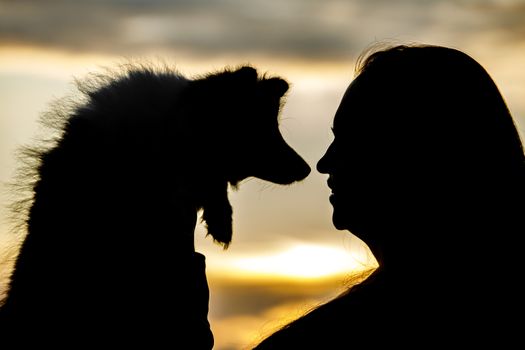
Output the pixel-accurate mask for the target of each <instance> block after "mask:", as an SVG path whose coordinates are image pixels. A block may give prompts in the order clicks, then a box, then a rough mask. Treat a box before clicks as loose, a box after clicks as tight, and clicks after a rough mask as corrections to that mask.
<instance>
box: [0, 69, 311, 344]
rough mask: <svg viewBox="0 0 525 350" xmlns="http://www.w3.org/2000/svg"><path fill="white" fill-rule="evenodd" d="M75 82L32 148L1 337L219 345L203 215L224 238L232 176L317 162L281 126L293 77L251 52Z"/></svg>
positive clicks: (271, 173)
mask: <svg viewBox="0 0 525 350" xmlns="http://www.w3.org/2000/svg"><path fill="white" fill-rule="evenodd" d="M78 88H79V89H78V90H79V91H80V93H81V95H80V98H77V99H75V100H73V101H72V102H71V101H69V102H68V103H58V104H57V105H56V106H55V107H54V108H53V109H52V110H51V111H50V112H48V113H46V114H45V115H44V122H45V123H47V124H48V125H49V124H51V125H52V126H53V127H54V128H55V129H58V131H59V134H58V136H57V137H56V139H55V141H54V144H53V145H52V146H51V147H47V148H46V147H40V148H39V147H36V148H26V149H25V151H24V152H22V154H24V157H25V158H26V160H28V159H30V160H32V161H33V162H29V163H30V164H32V165H30V166H29V167H26V169H25V173H26V178H29V179H35V181H33V182H31V181H26V185H28V186H29V187H30V190H31V191H32V193H31V196H30V206H29V207H28V210H27V212H26V214H25V224H26V227H27V235H26V237H25V239H24V241H23V243H22V245H21V249H20V253H19V255H18V257H17V259H16V261H15V265H14V270H13V274H12V276H11V282H10V285H9V292H8V296H7V298H6V300H5V302H4V305H3V307H2V308H1V309H0V334H1V333H3V334H1V335H0V339H3V340H4V343H5V342H7V340H8V339H11V340H13V341H15V342H17V343H18V345H20V342H23V341H29V340H31V339H32V340H35V339H38V341H39V343H38V344H39V345H40V346H43V345H52V346H60V345H63V346H66V345H67V344H91V345H97V344H105V345H108V344H112V343H113V344H116V345H137V344H140V343H141V342H143V343H147V344H149V345H152V344H153V343H154V342H158V344H162V345H163V346H171V345H172V344H177V343H181V342H182V343H184V342H190V344H193V345H192V346H189V348H192V349H201V348H202V349H210V348H211V347H212V346H213V335H212V333H211V331H210V327H209V323H208V321H207V312H208V297H209V290H208V285H207V282H206V276H205V272H204V256H202V255H201V254H199V253H196V252H195V248H194V243H193V242H194V229H195V225H196V223H197V219H198V215H199V214H201V220H203V222H204V223H205V225H206V228H207V234H209V235H210V236H211V237H212V238H213V240H214V241H215V242H216V243H218V244H219V245H221V246H222V247H223V248H224V249H226V248H227V247H228V245H229V244H230V243H231V240H232V207H231V205H230V203H229V200H228V188H229V187H231V188H232V189H236V188H237V186H238V185H239V184H240V183H241V182H242V181H243V180H244V179H247V178H249V177H256V178H259V179H262V180H266V181H269V182H272V183H275V184H281V185H289V184H292V183H294V182H297V181H301V180H303V179H304V178H306V176H307V175H308V174H309V172H310V167H309V166H308V164H307V163H306V162H305V161H304V160H303V158H302V157H301V156H300V155H299V154H298V153H297V152H296V151H295V150H293V148H291V147H290V146H289V145H288V144H287V142H286V141H285V140H284V139H283V137H282V135H281V133H280V131H279V115H280V109H281V107H282V105H283V103H284V97H285V94H286V93H287V91H288V89H289V84H288V82H287V81H286V80H285V79H283V78H281V77H269V76H266V75H264V74H263V75H261V74H259V73H258V71H257V70H256V69H255V68H254V67H252V66H250V65H245V66H240V67H237V68H225V69H223V70H221V71H217V72H212V73H208V74H205V75H202V76H198V77H195V78H187V77H185V76H184V75H182V74H180V73H179V72H177V71H176V70H174V69H170V68H168V67H164V68H160V69H159V68H154V67H149V66H145V65H131V66H128V67H127V68H125V69H123V70H121V71H120V72H119V73H117V74H115V73H110V74H105V75H94V76H92V77H91V78H90V79H87V80H86V81H80V82H78ZM35 160H36V162H35ZM0 341H2V340H0ZM71 342H74V343H71ZM102 342H103V343H102Z"/></svg>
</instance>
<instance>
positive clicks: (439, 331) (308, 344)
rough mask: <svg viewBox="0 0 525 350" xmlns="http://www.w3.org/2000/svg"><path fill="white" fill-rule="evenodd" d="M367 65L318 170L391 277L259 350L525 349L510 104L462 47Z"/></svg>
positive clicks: (520, 176)
mask: <svg viewBox="0 0 525 350" xmlns="http://www.w3.org/2000/svg"><path fill="white" fill-rule="evenodd" d="M362 57H363V58H362V59H360V60H359V62H358V69H357V77H356V78H355V80H354V81H353V82H352V83H351V84H350V86H349V87H348V89H347V91H346V93H345V94H344V97H343V99H342V102H341V104H340V106H339V109H338V110H337V113H336V115H335V118H334V122H333V132H334V141H333V143H332V144H331V145H330V147H329V148H328V150H327V152H326V154H325V155H324V156H323V157H322V158H321V160H320V161H319V163H318V164H317V169H318V170H319V171H320V172H321V173H325V174H328V175H329V177H328V186H329V187H330V188H331V190H332V195H331V196H330V202H331V203H332V205H333V223H334V226H335V227H336V228H337V229H340V230H349V231H351V232H352V233H353V234H355V235H356V236H358V237H359V238H361V239H362V240H363V241H364V242H366V243H367V245H368V246H369V248H370V249H371V251H372V253H373V254H374V256H375V257H376V259H377V261H378V262H379V267H378V268H377V269H376V270H375V271H374V273H373V274H372V275H371V276H370V277H369V278H368V279H367V280H366V281H365V282H363V283H362V284H360V285H357V286H355V287H353V288H351V289H349V290H348V291H347V292H345V293H344V294H343V295H341V296H339V297H337V298H336V299H334V300H332V301H331V302H328V303H327V304H325V305H322V306H320V307H318V308H317V309H314V310H313V311H311V312H310V313H308V314H306V315H305V316H303V317H301V318H300V319H298V320H296V321H294V322H292V323H291V324H289V325H287V326H285V327H284V328H283V329H281V330H279V331H277V332H276V333H274V334H273V335H271V336H270V337H268V338H267V339H266V340H264V341H263V342H262V343H261V344H259V345H258V346H257V347H256V349H285V348H286V349H291V348H294V349H295V348H297V349H342V348H343V349H346V348H357V347H358V346H359V345H366V346H368V347H370V348H375V347H376V346H378V345H388V346H389V347H392V346H395V345H401V346H403V347H404V348H407V347H409V348H428V347H432V346H437V345H439V344H443V345H446V346H451V345H457V346H469V347H472V346H476V345H479V344H483V345H489V344H490V341H491V340H495V341H497V344H498V348H506V345H505V344H513V343H515V341H516V340H517V339H520V340H521V337H520V338H518V337H519V335H520V334H521V331H520V330H519V328H518V327H519V326H518V323H517V321H514V320H515V319H519V317H520V315H521V314H522V313H521V310H522V309H523V308H522V297H523V295H524V294H523V288H522V287H521V285H522V282H521V281H520V280H521V279H520V278H519V276H520V275H522V274H523V267H524V266H523V265H524V264H523V259H521V258H520V256H521V254H522V249H521V245H520V244H518V243H517V242H518V239H519V238H520V236H521V235H523V233H525V225H524V221H523V218H524V213H525V211H524V209H525V208H524V200H525V156H524V153H523V148H522V143H521V141H520V137H519V134H518V132H517V130H516V127H515V124H514V123H513V120H512V117H511V114H510V113H509V110H508V108H507V106H506V104H505V102H504V99H503V98H502V96H501V94H500V92H499V91H498V88H497V86H496V85H495V83H494V82H493V80H492V79H491V77H490V76H489V75H488V73H487V72H486V71H485V69H484V68H483V67H482V66H481V65H480V64H478V63H477V62H476V61H475V60H474V59H472V58H471V57H469V56H468V55H466V54H465V53H462V52H460V51H458V50H455V49H451V48H446V47H436V46H422V45H420V46H396V47H391V48H387V49H383V50H380V51H376V52H373V53H369V54H367V55H366V56H362ZM514 316H515V317H514Z"/></svg>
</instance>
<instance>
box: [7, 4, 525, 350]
mask: <svg viewBox="0 0 525 350" xmlns="http://www.w3.org/2000/svg"><path fill="white" fill-rule="evenodd" d="M381 43H388V44H401V43H425V44H437V45H444V46H449V47H454V48H458V49H460V50H462V51H464V52H466V53H468V54H470V55H471V56H472V57H474V58H475V59H476V60H477V61H478V62H480V63H481V64H482V65H483V66H484V67H485V68H486V69H487V71H488V72H489V74H490V75H491V76H492V77H493V79H494V80H495V82H496V84H497V85H498V87H499V88H500V91H501V92H502V94H503V96H504V98H505V99H506V101H507V104H508V106H509V109H510V110H511V113H512V114H513V116H514V118H515V121H516V124H517V126H518V129H519V131H520V133H521V135H522V137H523V135H525V98H524V97H525V1H523V0H458V1H439V0H375V1H371V0H346V1H345V0H280V1H273V0H244V1H243V0H185V1H168V0H128V1H125V0H91V1H85V0H69V1H66V0H62V1H60V0H38V1H36V0H34V1H28V0H12V1H8V0H0V186H1V187H0V190H1V191H0V205H1V207H0V210H1V211H0V215H1V216H0V252H1V253H0V258H1V257H3V258H4V259H5V258H6V257H8V256H13V254H16V243H17V242H18V240H19V239H20V238H21V237H20V236H17V235H15V234H13V233H12V232H11V231H10V224H9V221H8V220H7V212H6V210H5V209H4V208H3V207H4V206H5V204H7V203H8V202H9V193H8V192H7V191H6V186H5V183H7V182H9V181H10V179H11V178H12V176H13V174H14V169H15V167H16V163H15V160H14V155H13V153H14V152H15V150H16V148H17V147H19V146H20V145H22V144H26V143H31V141H32V140H33V138H34V136H35V135H37V134H38V133H39V132H40V130H39V128H38V124H37V122H36V121H37V119H38V117H39V116H40V115H41V114H42V113H43V112H45V111H46V109H47V108H48V107H49V104H50V103H51V102H52V101H53V100H55V99H57V98H60V97H62V96H64V95H66V94H68V93H71V91H72V90H73V88H74V86H73V84H72V82H73V80H74V79H75V78H80V79H81V78H82V77H84V76H85V75H87V74H88V73H90V72H94V71H99V70H101V69H103V67H112V66H115V65H117V64H119V63H122V62H125V61H128V60H135V61H136V60H138V61H140V60H148V61H154V62H155V61H163V62H165V63H168V64H170V65H173V66H174V67H175V68H176V69H178V70H179V71H180V72H181V73H182V74H185V75H187V76H188V77H190V78H191V77H192V76H195V75H198V74H203V73H207V72H210V71H215V70H220V69H222V68H223V67H225V66H238V65H240V64H244V63H249V64H252V65H254V66H255V67H257V68H258V70H259V71H260V72H261V73H269V74H271V75H278V76H281V77H283V78H285V79H286V80H288V81H289V82H290V85H291V88H290V91H289V92H288V95H287V99H286V104H285V106H284V108H283V110H282V117H281V126H280V127H281V132H282V133H283V135H284V137H285V139H286V140H287V141H288V142H289V144H290V145H291V146H292V147H293V148H294V149H296V151H297V152H298V153H300V154H301V155H302V156H303V157H304V158H305V160H306V161H307V162H308V163H309V164H310V165H311V166H312V168H313V169H314V170H313V171H312V173H311V175H310V176H309V177H308V178H307V179H305V180H304V181H302V182H301V183H296V184H293V185H290V186H279V185H273V184H269V183H266V182H263V181H261V180H257V179H250V180H248V181H245V182H243V183H242V184H241V186H240V187H239V189H238V190H237V191H230V200H231V203H232V206H233V210H234V216H233V219H234V222H233V225H234V237H233V242H232V244H231V245H230V248H229V249H228V250H226V251H224V250H222V248H221V247H220V246H218V245H216V244H214V243H213V242H212V241H211V239H210V238H209V237H208V238H206V237H205V232H204V229H203V227H202V226H199V227H197V230H196V249H197V250H198V251H200V252H202V253H204V254H205V255H206V257H207V271H208V277H209V283H210V292H211V299H210V322H211V327H212V330H213V332H214V334H215V338H216V346H215V349H218V350H237V349H248V348H250V346H252V345H254V344H255V343H256V342H257V341H258V340H259V339H261V338H262V337H264V336H265V335H267V334H268V333H270V332H271V331H272V330H274V329H275V328H276V327H278V326H279V325H280V324H283V323H284V322H286V321H288V320H290V319H293V318H294V317H296V316H298V315H300V314H302V313H303V312H305V311H306V310H308V309H309V308H311V307H314V306H315V305H317V304H319V303H322V302H323V301H326V300H328V299H330V298H331V297H333V296H335V295H336V294H338V293H339V292H341V291H342V290H343V289H344V288H345V287H346V286H348V285H349V283H351V282H350V281H351V280H352V279H351V276H352V274H353V273H354V272H355V271H359V270H361V269H363V268H366V267H370V266H372V265H373V263H374V259H373V257H372V256H371V255H370V253H369V251H368V249H367V247H366V244H365V243H364V242H361V241H360V240H359V239H358V238H357V237H355V236H353V235H352V234H351V233H350V232H347V231H338V230H336V229H334V228H333V226H332V224H331V207H330V204H329V202H328V196H329V189H328V187H327V186H326V175H322V174H319V173H317V172H316V171H315V164H316V162H317V160H318V159H319V158H320V157H321V156H322V155H323V153H324V151H325V150H326V148H327V146H328V145H329V143H330V142H331V140H332V135H331V132H330V125H331V121H332V118H333V116H334V113H335V111H336V109H337V106H338V104H339V102H340V99H341V97H342V94H343V92H344V90H345V89H346V87H347V85H348V84H349V83H350V82H351V80H352V78H353V74H354V64H355V60H356V59H357V57H358V56H359V54H360V53H361V52H362V51H363V50H365V49H367V48H368V47H370V46H374V45H378V44H381ZM380 219H381V218H378V220H380ZM9 271H10V264H8V263H3V264H1V263H0V293H2V292H3V291H5V282H6V280H7V277H8V274H9Z"/></svg>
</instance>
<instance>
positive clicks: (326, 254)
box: [231, 244, 370, 279]
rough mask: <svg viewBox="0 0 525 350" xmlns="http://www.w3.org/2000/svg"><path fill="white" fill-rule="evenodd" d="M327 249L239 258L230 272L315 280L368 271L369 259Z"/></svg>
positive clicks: (306, 248)
mask: <svg viewBox="0 0 525 350" xmlns="http://www.w3.org/2000/svg"><path fill="white" fill-rule="evenodd" d="M356 254H357V253H354V252H348V251H345V250H344V249H338V248H335V247H330V246H321V245H313V244H312V245H307V244H301V245H294V246H292V247H290V248H288V249H286V250H283V251H280V252H276V253H270V254H265V255H256V256H247V257H238V258H236V259H234V260H233V261H232V262H231V268H232V270H234V271H235V272H236V273H238V274H240V275H249V276H251V277H256V276H259V277H270V276H271V277H281V278H286V279H318V278H327V277H330V276H334V275H344V274H348V273H351V272H355V271H357V270H364V269H367V268H370V264H369V262H368V257H366V256H356Z"/></svg>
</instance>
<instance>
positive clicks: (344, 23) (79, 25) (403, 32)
mask: <svg viewBox="0 0 525 350" xmlns="http://www.w3.org/2000/svg"><path fill="white" fill-rule="evenodd" d="M0 5H1V9H0V43H1V44H3V45H7V44H24V45H37V46H43V47H52V48H57V49H62V50H70V51H75V52H85V51H88V52H102V53H110V54H118V55H120V54H136V53H141V52H151V51H154V50H158V49H160V48H162V49H164V50H166V49H167V50H172V51H174V52H191V53H192V54H194V55H201V56H214V55H224V54H258V55H268V56H272V57H274V56H276V55H278V56H285V57H295V58H296V57H301V58H304V59H314V60H315V59H323V60H337V59H345V60H347V59H348V58H349V57H351V56H353V55H355V54H357V53H358V52H359V51H361V49H363V48H364V47H365V46H366V45H367V44H369V43H371V42H372V41H374V40H376V39H378V40H381V39H384V38H392V37H406V36H408V37H415V38H418V37H421V34H422V33H433V32H434V31H442V32H443V33H445V34H446V35H451V36H453V35H458V36H459V37H461V35H463V34H464V35H465V36H466V38H465V40H468V39H469V38H470V37H472V36H475V35H476V33H479V32H480V31H482V32H483V31H487V30H499V31H501V33H502V35H503V36H505V37H506V38H508V39H509V40H522V39H523V35H524V33H525V23H524V22H523V21H522V20H521V19H522V18H523V15H524V14H525V5H524V4H523V2H522V1H509V0H507V1H489V0H484V1H475V2H474V1H458V2H454V3H447V4H443V3H442V2H439V1H437V0H433V1H409V0H395V1H394V0H391V1H385V0H380V1H368V0H359V1H344V0H326V1H314V0H286V1H279V2H272V1H266V0H254V1H239V0H217V1H212V0H197V1H189V0H185V1H180V0H179V1H167V0H153V1H145V0H134V1H121V0H108V1H102V0H96V1H80V0H77V1H63V0H42V1H29V0H17V1H7V0H3V1H0Z"/></svg>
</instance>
